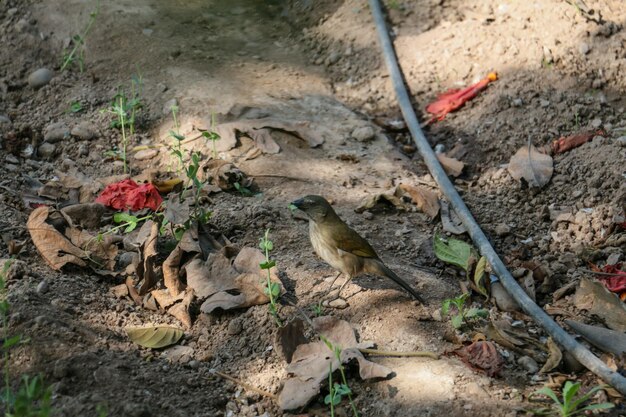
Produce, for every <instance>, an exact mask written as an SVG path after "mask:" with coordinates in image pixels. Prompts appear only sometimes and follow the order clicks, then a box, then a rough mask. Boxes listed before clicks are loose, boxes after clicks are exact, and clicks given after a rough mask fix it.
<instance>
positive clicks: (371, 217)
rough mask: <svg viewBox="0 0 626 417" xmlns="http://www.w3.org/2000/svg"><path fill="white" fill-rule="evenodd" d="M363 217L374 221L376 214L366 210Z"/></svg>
mask: <svg viewBox="0 0 626 417" xmlns="http://www.w3.org/2000/svg"><path fill="white" fill-rule="evenodd" d="M363 217H364V218H365V219H367V220H372V219H373V218H374V214H372V212H371V211H367V210H365V211H364V212H363Z"/></svg>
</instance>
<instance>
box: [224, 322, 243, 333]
mask: <svg viewBox="0 0 626 417" xmlns="http://www.w3.org/2000/svg"><path fill="white" fill-rule="evenodd" d="M242 330H243V324H241V320H231V321H230V323H228V330H227V331H228V334H229V335H233V336H234V335H238V334H239V333H241V332H242Z"/></svg>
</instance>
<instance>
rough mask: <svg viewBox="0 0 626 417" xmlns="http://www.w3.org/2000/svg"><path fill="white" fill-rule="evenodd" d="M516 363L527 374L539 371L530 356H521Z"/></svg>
mask: <svg viewBox="0 0 626 417" xmlns="http://www.w3.org/2000/svg"><path fill="white" fill-rule="evenodd" d="M517 363H518V364H519V365H520V366H521V367H523V368H524V369H526V371H527V372H528V373H529V374H535V373H537V371H539V365H537V362H536V361H535V360H534V359H533V358H531V357H530V356H522V357H520V358H519V359H518V360H517Z"/></svg>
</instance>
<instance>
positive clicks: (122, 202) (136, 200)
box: [96, 178, 163, 211]
mask: <svg viewBox="0 0 626 417" xmlns="http://www.w3.org/2000/svg"><path fill="white" fill-rule="evenodd" d="M162 202H163V198H161V195H160V194H159V191H158V190H157V189H156V187H155V186H154V185H152V184H150V183H148V184H141V185H138V184H137V183H136V182H135V181H133V180H132V179H130V178H128V179H125V180H122V181H120V182H116V183H114V184H109V185H107V186H106V188H105V189H104V191H102V193H101V194H100V195H99V196H98V198H96V203H100V204H104V205H105V206H109V207H112V208H114V209H116V210H126V209H129V210H131V211H137V210H141V209H142V208H144V207H148V208H149V209H151V210H154V211H156V210H157V209H158V208H159V206H160V205H161V203H162Z"/></svg>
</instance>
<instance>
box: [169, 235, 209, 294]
mask: <svg viewBox="0 0 626 417" xmlns="http://www.w3.org/2000/svg"><path fill="white" fill-rule="evenodd" d="M199 252H200V244H199V241H198V231H197V229H195V228H191V229H188V230H186V231H185V233H183V236H182V237H181V239H180V242H178V244H177V245H176V247H175V248H174V250H173V251H172V252H171V253H170V254H169V255H168V257H167V259H165V261H164V262H163V281H164V284H165V287H166V288H167V289H168V290H169V291H170V293H171V294H172V295H173V296H177V295H178V294H180V292H181V291H184V290H185V284H184V283H183V282H182V281H181V279H180V269H181V266H182V265H181V263H182V262H183V259H184V257H185V254H190V253H199Z"/></svg>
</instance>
